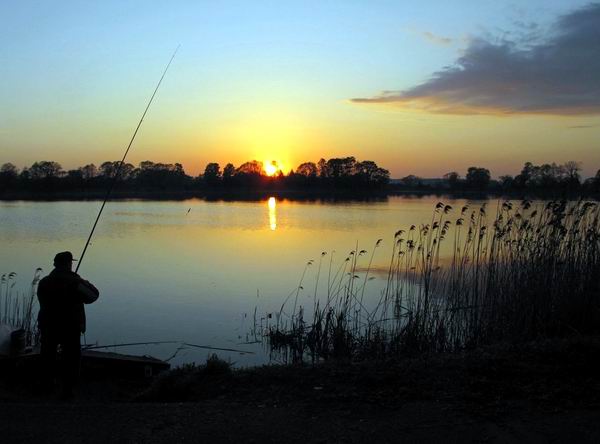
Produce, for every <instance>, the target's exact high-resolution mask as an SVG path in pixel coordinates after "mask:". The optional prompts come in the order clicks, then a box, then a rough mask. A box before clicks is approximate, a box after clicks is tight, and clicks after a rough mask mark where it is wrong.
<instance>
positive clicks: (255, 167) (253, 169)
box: [235, 160, 263, 176]
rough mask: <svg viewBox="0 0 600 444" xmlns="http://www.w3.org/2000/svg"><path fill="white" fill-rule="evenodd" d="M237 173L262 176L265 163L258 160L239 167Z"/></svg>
mask: <svg viewBox="0 0 600 444" xmlns="http://www.w3.org/2000/svg"><path fill="white" fill-rule="evenodd" d="M235 173H236V174H248V175H257V176H262V173H263V163H262V162H259V161H258V160H251V161H249V162H245V163H243V164H241V165H240V166H239V168H238V169H237V170H236V172H235Z"/></svg>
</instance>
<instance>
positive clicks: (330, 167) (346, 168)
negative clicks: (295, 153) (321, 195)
mask: <svg viewBox="0 0 600 444" xmlns="http://www.w3.org/2000/svg"><path fill="white" fill-rule="evenodd" d="M264 171H265V169H264V165H263V163H262V162H259V161H256V160H252V161H250V162H246V163H243V164H242V165H240V166H239V167H237V168H236V167H235V166H234V165H233V164H231V163H228V164H227V165H225V167H224V168H223V170H221V167H220V165H219V164H218V163H216V162H211V163H209V164H208V165H206V168H205V169H204V174H203V175H202V180H203V181H204V184H205V185H207V186H211V187H215V186H223V187H248V186H260V185H269V184H277V185H279V186H283V187H284V188H294V189H295V188H332V187H334V188H353V189H357V190H359V189H364V188H367V189H371V188H382V187H385V186H386V185H387V184H388V182H389V180H390V173H389V171H388V170H386V169H383V168H380V167H379V166H378V165H377V164H376V163H375V162H373V161H371V160H365V161H357V160H356V159H355V158H354V157H343V158H333V159H329V160H325V159H321V160H319V162H317V163H314V162H304V163H301V164H300V165H298V167H297V168H296V170H293V169H292V170H290V171H289V172H288V173H287V174H284V172H283V171H281V170H277V172H276V173H275V174H274V175H273V176H266V175H265V172H264Z"/></svg>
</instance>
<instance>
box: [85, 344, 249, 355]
mask: <svg viewBox="0 0 600 444" xmlns="http://www.w3.org/2000/svg"><path fill="white" fill-rule="evenodd" d="M161 344H180V345H181V346H187V347H194V348H203V349H205V350H218V351H229V352H236V353H240V354H242V355H245V354H249V355H253V354H255V353H254V352H253V351H248V350H239V349H236V348H221V347H213V346H212V345H198V344H190V343H188V342H180V341H155V342H129V343H125V344H112V345H84V346H83V347H82V349H83V350H98V349H103V348H113V347H115V348H116V347H131V346H134V345H161Z"/></svg>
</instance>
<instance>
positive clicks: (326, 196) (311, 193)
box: [0, 187, 600, 202]
mask: <svg viewBox="0 0 600 444" xmlns="http://www.w3.org/2000/svg"><path fill="white" fill-rule="evenodd" d="M105 196H106V191H103V190H93V191H53V192H48V191H45V192H44V191H35V192H34V191H6V192H0V201H42V202H48V201H97V200H103V199H104V197H105ZM392 196H416V197H426V196H447V197H450V198H453V199H461V198H469V199H489V198H506V199H511V200H521V199H525V198H528V199H542V200H546V199H570V200H573V199H579V198H585V199H592V200H600V196H599V195H598V194H592V193H570V194H566V193H557V192H539V191H538V192H532V191H528V192H523V191H520V192H515V191H513V192H507V191H505V190H493V189H492V190H485V191H480V190H457V191H453V190H449V189H447V188H410V189H394V188H391V187H390V188H388V189H371V190H363V191H357V190H348V189H343V190H342V189H338V190H332V189H322V190H294V189H255V190H240V189H230V190H225V189H205V190H163V191H158V190H120V191H113V192H112V193H111V195H110V199H109V200H187V199H194V198H197V199H202V200H207V201H213V200H214V201H223V200H224V201H237V200H241V201H244V200H246V201H260V200H265V199H268V198H269V197H276V198H281V199H290V200H325V201H327V200H334V201H335V200H342V201H344V200H346V201H347V200H356V201H371V200H382V199H387V198H388V197H392Z"/></svg>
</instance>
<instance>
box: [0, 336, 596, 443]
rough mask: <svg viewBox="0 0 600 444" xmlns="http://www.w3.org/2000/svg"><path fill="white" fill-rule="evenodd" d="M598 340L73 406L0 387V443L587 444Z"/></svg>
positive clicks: (296, 370) (24, 385) (91, 383)
mask: <svg viewBox="0 0 600 444" xmlns="http://www.w3.org/2000/svg"><path fill="white" fill-rule="evenodd" d="M599 375H600V338H596V337H594V338H577V339H570V340H561V341H545V342H535V343H530V344H527V345H523V346H518V347H516V346H496V347H492V348H485V349H481V350H477V351H472V352H469V353H465V354H462V355H450V356H441V355H437V356H423V357H415V358H405V359H402V360H397V361H389V362H385V363H383V362H380V363H355V364H349V363H335V364H334V363H328V364H326V365H319V366H303V367H298V366H267V367H261V368H255V369H244V370H231V369H230V368H229V366H228V365H227V364H226V363H224V362H222V361H218V360H210V361H209V362H207V364H205V365H201V366H187V367H184V368H180V369H175V370H172V371H171V372H169V373H166V374H163V375H162V376H159V377H157V378H156V379H154V380H153V381H151V382H147V383H144V382H135V383H132V382H127V381H114V380H106V379H104V380H103V379H102V378H98V377H96V378H93V379H88V380H86V381H85V383H84V385H83V386H82V388H81V390H80V394H79V397H78V399H77V400H75V401H74V402H71V403H61V402H58V401H55V400H54V399H53V398H50V397H44V396H39V395H36V394H35V392H34V391H33V390H32V388H31V384H29V382H28V381H27V380H25V381H24V380H22V379H19V378H18V377H17V376H14V375H13V377H12V378H11V379H10V380H7V379H6V377H5V378H4V380H3V388H2V390H1V391H0V399H2V402H1V403H0V417H1V418H2V421H0V437H2V442H32V441H41V442H104V443H105V442H107V441H110V442H202V441H208V440H210V441H211V442H240V441H246V442H366V441H373V440H376V441H377V442H400V441H408V442H565V441H569V442H598V441H599V440H600V421H599V420H600V376H599Z"/></svg>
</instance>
